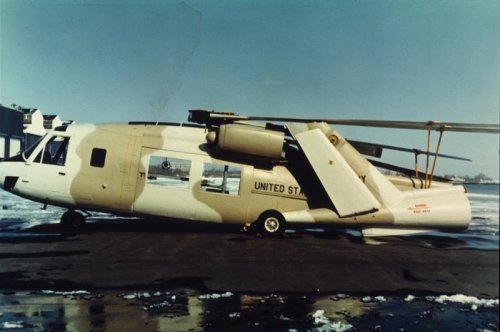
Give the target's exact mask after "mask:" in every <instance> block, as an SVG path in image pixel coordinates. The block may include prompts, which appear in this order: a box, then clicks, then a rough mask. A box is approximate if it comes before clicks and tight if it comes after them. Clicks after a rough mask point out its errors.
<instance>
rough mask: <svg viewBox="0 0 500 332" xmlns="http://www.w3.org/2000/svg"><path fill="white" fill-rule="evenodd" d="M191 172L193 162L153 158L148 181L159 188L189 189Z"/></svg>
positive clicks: (150, 158) (150, 161)
mask: <svg viewBox="0 0 500 332" xmlns="http://www.w3.org/2000/svg"><path fill="white" fill-rule="evenodd" d="M190 171H191V160H186V159H179V158H171V157H160V156H151V157H149V168H148V180H147V181H148V183H150V184H154V185H159V186H165V187H173V188H188V187H189V172H190Z"/></svg>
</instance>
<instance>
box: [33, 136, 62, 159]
mask: <svg viewBox="0 0 500 332" xmlns="http://www.w3.org/2000/svg"><path fill="white" fill-rule="evenodd" d="M68 143H69V137H62V136H54V137H52V138H51V139H50V140H49V141H48V142H47V144H45V147H44V148H43V149H42V151H40V153H39V154H38V155H37V156H36V158H35V160H34V162H35V163H38V162H40V160H41V162H42V164H51V165H59V166H64V164H65V163H66V154H67V151H68Z"/></svg>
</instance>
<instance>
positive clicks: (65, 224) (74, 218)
mask: <svg viewBox="0 0 500 332" xmlns="http://www.w3.org/2000/svg"><path fill="white" fill-rule="evenodd" d="M83 224H85V216H84V215H83V214H81V213H80V212H76V211H75V210H68V211H66V212H64V214H63V215H62V217H61V228H62V229H63V231H70V232H75V231H77V230H79V229H80V228H81V227H82V226H83Z"/></svg>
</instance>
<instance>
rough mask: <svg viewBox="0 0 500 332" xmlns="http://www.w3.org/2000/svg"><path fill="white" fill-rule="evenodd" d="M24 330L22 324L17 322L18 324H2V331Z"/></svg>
mask: <svg viewBox="0 0 500 332" xmlns="http://www.w3.org/2000/svg"><path fill="white" fill-rule="evenodd" d="M23 328H24V322H21V321H18V322H3V323H2V330H14V329H23Z"/></svg>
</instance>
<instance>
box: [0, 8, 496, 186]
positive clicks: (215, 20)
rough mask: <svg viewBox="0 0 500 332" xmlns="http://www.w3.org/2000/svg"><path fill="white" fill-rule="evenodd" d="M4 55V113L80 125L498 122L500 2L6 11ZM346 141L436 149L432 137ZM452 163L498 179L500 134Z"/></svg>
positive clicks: (362, 133) (392, 158) (452, 149)
mask: <svg viewBox="0 0 500 332" xmlns="http://www.w3.org/2000/svg"><path fill="white" fill-rule="evenodd" d="M0 50H1V53H0V103H2V104H4V105H11V104H13V103H15V104H18V105H23V106H25V107H36V108H40V109H41V110H42V112H44V113H45V114H59V115H60V116H61V118H63V119H73V120H76V121H77V122H123V121H130V120H154V121H174V122H182V121H185V120H186V117H187V110H188V109H194V108H202V109H208V110H216V111H231V112H237V113H239V114H245V115H269V116H297V117H306V116H308V117H320V118H341V119H386V120H418V121H426V120H441V121H450V122H475V123H498V122H499V73H500V65H499V61H500V60H499V59H500V2H499V1H496V0H492V1H488V0H484V1H476V0H474V1H460V0H453V1H435V0H432V1H361V0H359V1H349V0H345V1H340V0H339V1H299V0H289V1H272V0H271V1H269V0H268V1H254V0H252V1H241V0H228V1H216V0H214V1H190V0H186V1H173V0H172V1H144V0H136V1H121V0H120V1H118V0H109V1H96V0H89V1H87V0H79V1H78V0H74V1H68V0H50V1H43V0H37V1H27V0H0ZM338 129H340V131H341V133H343V134H344V135H345V136H347V137H349V138H352V139H357V140H369V141H373V142H378V143H384V144H392V145H400V146H404V147H410V148H421V149H423V148H425V145H426V134H425V132H420V131H409V130H390V129H369V128H352V127H339V128H338ZM436 137H437V136H435V140H434V142H435V141H436ZM442 152H443V153H448V154H456V155H460V156H465V157H470V158H472V159H474V163H464V162H459V161H448V160H444V159H440V160H439V162H438V172H439V173H453V174H469V175H475V174H478V173H480V172H483V173H486V174H487V175H489V176H490V177H493V178H498V177H499V176H498V172H499V170H498V168H499V136H498V135H485V134H457V133H448V134H446V135H445V137H444V143H443V146H442ZM384 157H386V158H385V160H384V161H388V162H393V163H397V164H400V165H403V166H408V167H412V165H413V155H407V154H404V153H401V152H389V151H384ZM421 162H423V158H422V159H421Z"/></svg>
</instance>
